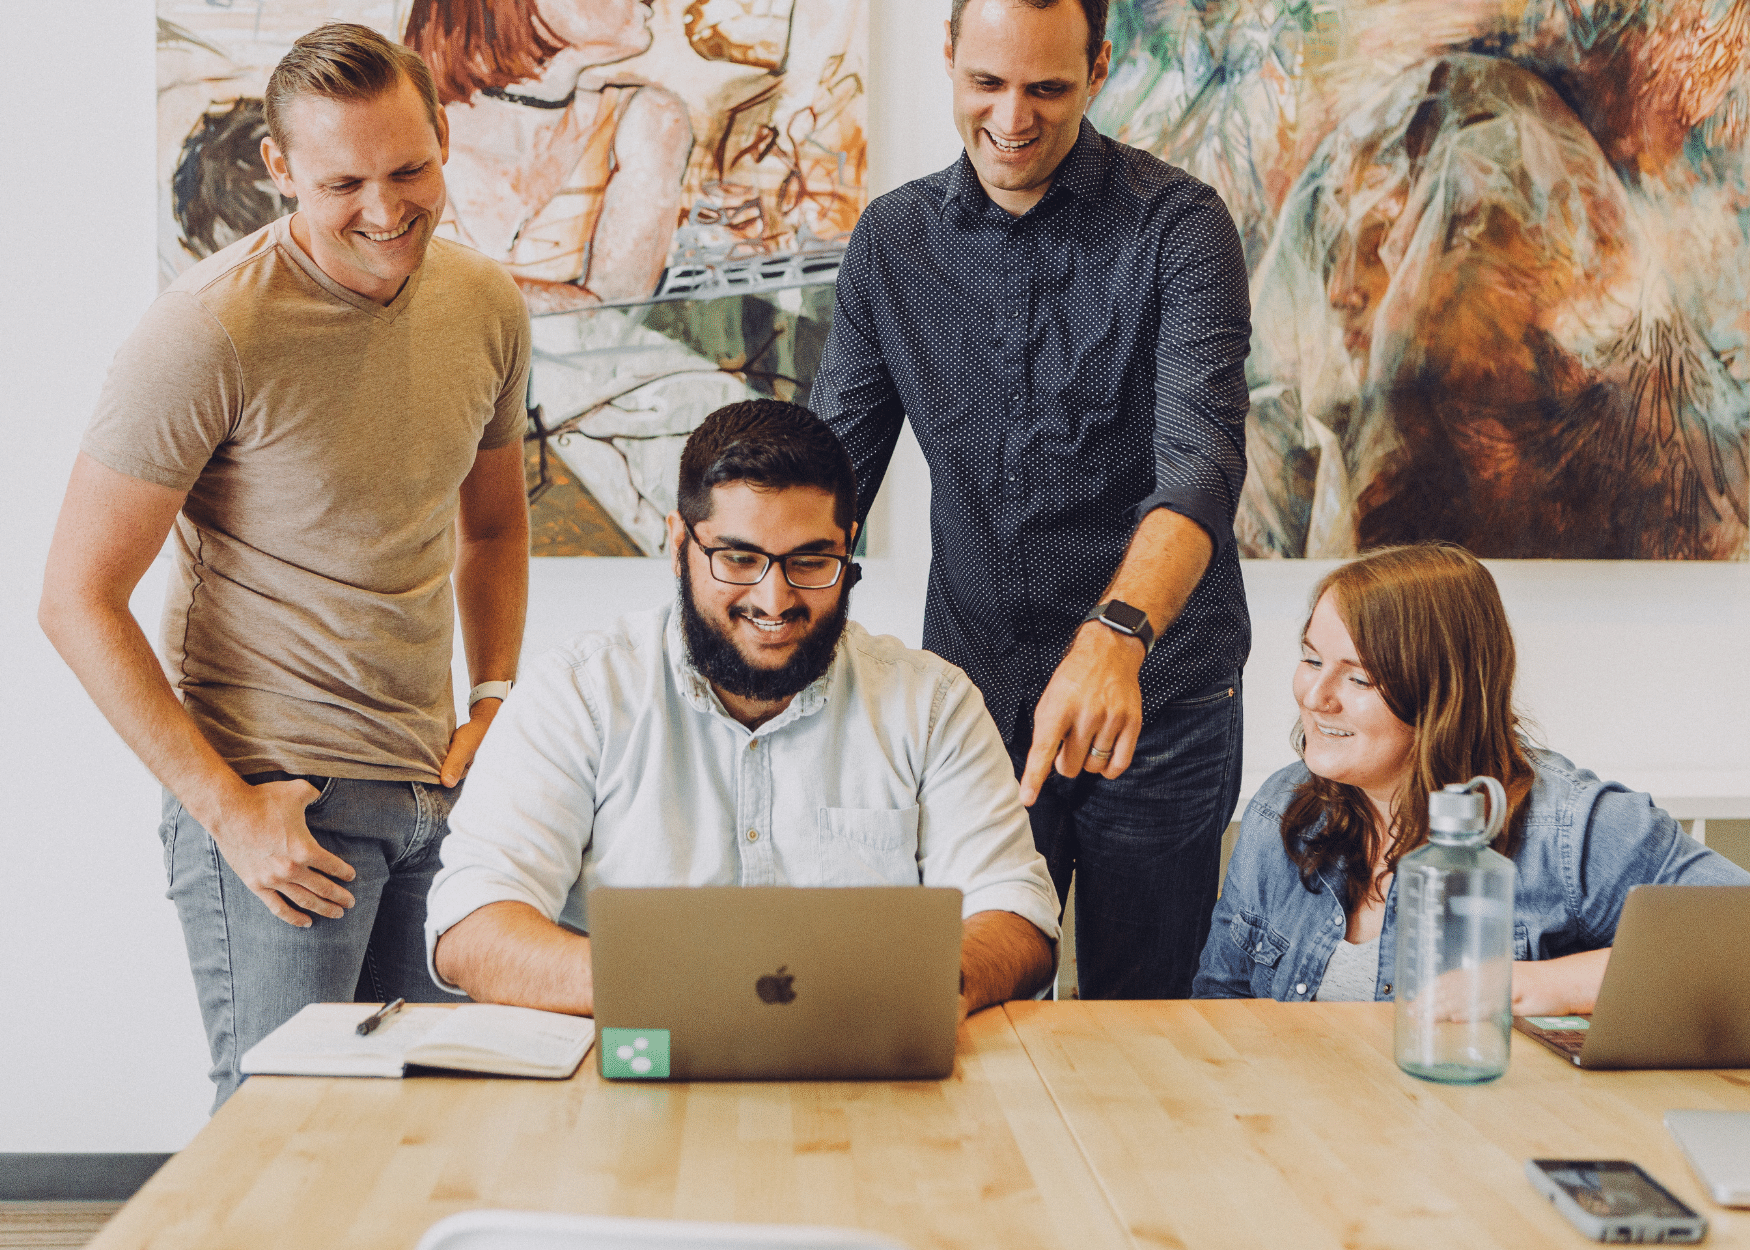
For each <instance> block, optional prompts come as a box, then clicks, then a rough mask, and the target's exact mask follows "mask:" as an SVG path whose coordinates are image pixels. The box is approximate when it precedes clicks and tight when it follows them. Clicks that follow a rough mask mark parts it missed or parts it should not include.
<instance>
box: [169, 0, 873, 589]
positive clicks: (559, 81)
mask: <svg viewBox="0 0 1750 1250" xmlns="http://www.w3.org/2000/svg"><path fill="white" fill-rule="evenodd" d="M326 21H353V22H361V23H364V24H365V25H369V26H373V27H375V28H376V29H378V30H381V31H383V32H385V33H386V34H389V35H391V36H392V37H394V38H396V39H399V40H400V41H401V42H403V43H405V44H407V45H408V46H409V47H412V48H414V49H416V50H417V51H418V52H419V53H420V54H421V55H422V56H424V58H425V60H426V62H427V64H428V65H430V66H431V69H432V72H433V76H434V79H435V81H436V84H437V88H438V95H439V99H440V101H441V102H442V104H443V106H444V109H445V112H446V115H447V116H448V119H449V125H450V135H451V141H450V159H449V163H448V165H447V166H446V168H445V175H446V181H447V184H448V190H449V196H448V207H447V208H446V210H445V214H444V219H443V221H442V223H441V225H440V227H439V231H438V232H439V234H440V235H443V236H445V237H448V238H451V239H455V240H458V241H460V242H463V243H466V244H467V245H469V246H470V247H474V248H476V249H478V250H479V251H481V252H484V253H485V254H486V255H488V256H491V257H493V258H494V259H496V260H498V261H500V262H501V263H502V264H504V265H505V266H506V268H508V269H509V270H510V272H511V274H512V276H513V277H514V278H515V279H516V282H517V284H518V286H519V287H520V288H521V289H522V291H523V294H524V296H525V298H526V299H527V300H528V303H529V309H530V312H531V313H532V314H533V317H534V349H535V368H534V378H533V382H532V384H531V395H530V408H531V412H530V430H529V436H528V441H527V448H528V467H529V483H530V498H531V502H532V505H533V522H534V550H535V552H536V554H538V555H600V556H608V555H627V556H636V555H656V554H659V553H660V552H661V551H662V549H663V546H664V543H665V529H664V526H663V523H662V521H663V517H664V516H666V515H667V513H668V512H669V511H670V510H671V509H672V508H673V507H674V491H675V478H676V474H677V471H678V468H679V464H680V449H681V446H682V444H683V443H684V442H685V440H686V436H687V434H688V433H689V432H690V431H691V430H692V429H693V427H694V426H696V425H697V424H698V423H699V421H700V420H701V419H703V417H704V416H705V414H707V413H708V412H710V411H711V410H712V409H714V408H716V407H719V406H720V405H722V404H725V403H730V402H733V401H734V400H737V399H742V398H751V397H756V396H777V397H779V398H784V399H797V400H798V401H799V402H806V400H807V397H808V391H809V388H810V385H811V384H812V382H813V378H814V371H815V368H816V366H817V364H818V362H819V358H820V351H821V348H822V346H823V345H824V343H825V340H826V332H827V329H828V327H829V325H830V323H831V318H832V283H833V279H834V277H835V276H836V274H837V271H838V265H839V260H840V257H841V256H842V255H843V252H844V248H845V245H846V243H847V242H848V240H849V238H850V232H851V228H852V227H853V226H854V225H855V224H856V221H857V217H858V215H859V214H860V213H861V212H862V209H863V204H864V200H865V170H866V163H867V162H866V150H865V143H864V117H865V113H866V108H865V102H866V96H865V82H864V78H865V69H864V60H865V47H866V43H867V33H866V14H865V11H864V7H863V0H392V2H377V3H373V2H371V0H159V3H158V185H159V230H158V238H159V245H158V255H159V263H160V274H161V278H162V280H163V281H164V282H166V283H168V282H169V281H171V280H173V279H174V278H175V276H176V275H177V274H179V273H181V272H182V271H183V270H185V269H187V268H188V267H189V266H190V265H192V264H194V263H195V262H196V261H198V260H200V259H201V258H203V257H205V256H209V255H211V254H212V253H213V252H215V251H217V250H218V249H220V248H222V247H224V246H225V245H226V244H228V243H231V242H233V241H235V240H237V239H239V238H242V237H243V236H245V235H247V234H249V233H250V232H251V231H253V230H255V229H257V228H259V227H260V226H262V225H264V224H265V223H266V222H268V221H270V220H272V219H273V218H274V217H277V216H279V215H281V214H283V213H286V212H290V211H292V209H294V208H295V207H296V205H295V204H291V203H287V202H283V201H281V199H280V198H279V196H278V194H277V193H276V191H275V190H274V187H273V184H272V183H271V182H270V181H269V180H268V177H267V172H266V169H265V168H264V166H263V165H262V162H261V156H260V147H261V139H262V136H263V135H264V134H265V133H266V125H265V122H264V121H263V118H262V110H261V97H262V93H263V90H264V88H265V86H266V83H267V77H268V75H269V73H270V72H271V71H272V69H273V66H274V65H275V64H276V63H277V62H278V60H279V59H280V57H281V56H283V55H284V54H285V51H286V49H287V48H289V47H290V46H291V42H292V40H294V39H295V38H297V37H298V36H299V35H300V34H302V33H303V32H305V31H307V30H310V29H312V28H313V27H315V26H317V25H320V24H321V23H323V22H326Z"/></svg>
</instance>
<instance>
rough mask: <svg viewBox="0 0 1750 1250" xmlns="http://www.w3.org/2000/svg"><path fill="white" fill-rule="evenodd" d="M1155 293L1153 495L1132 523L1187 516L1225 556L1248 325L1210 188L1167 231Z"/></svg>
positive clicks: (1236, 253)
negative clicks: (1153, 515) (1159, 513)
mask: <svg viewBox="0 0 1750 1250" xmlns="http://www.w3.org/2000/svg"><path fill="white" fill-rule="evenodd" d="M1156 286H1157V291H1158V294H1159V299H1160V318H1161V323H1160V335H1159V338H1158V339H1157V340H1156V343H1155V424H1154V462H1155V488H1154V491H1153V492H1152V493H1151V494H1150V495H1149V496H1148V497H1147V498H1145V499H1144V500H1143V501H1142V502H1141V503H1140V504H1138V505H1137V508H1136V517H1137V520H1139V521H1140V520H1141V519H1142V518H1143V517H1144V516H1146V515H1147V514H1148V513H1150V512H1152V511H1153V510H1155V509H1156V508H1169V509H1171V510H1172V511H1174V512H1178V513H1182V514H1183V515H1185V516H1187V517H1190V518H1191V519H1192V520H1193V521H1196V522H1197V523H1198V524H1199V525H1201V526H1202V527H1203V528H1204V529H1205V530H1207V531H1208V532H1209V537H1210V540H1211V541H1212V542H1213V543H1214V544H1215V548H1216V551H1217V552H1220V551H1221V550H1222V549H1223V548H1225V547H1227V546H1228V545H1230V544H1231V543H1232V542H1233V541H1234V533H1233V523H1234V513H1235V511H1236V510H1237V508H1238V507H1239V499H1240V488H1241V486H1243V485H1244V483H1245V478H1246V413H1247V410H1248V409H1249V407H1250V399H1249V398H1248V393H1247V390H1246V356H1247V354H1248V353H1249V352H1250V350H1251V337H1252V319H1251V295H1250V287H1249V283H1248V280H1247V277H1246V262H1245V254H1244V252H1243V250H1242V249H1241V247H1240V238H1239V232H1238V231H1237V230H1235V228H1234V224H1233V218H1232V217H1231V216H1230V215H1229V213H1228V211H1227V207H1226V206H1225V205H1224V204H1223V203H1222V202H1221V198H1220V197H1219V196H1217V195H1216V194H1215V192H1214V191H1212V190H1210V189H1209V188H1208V187H1202V188H1200V190H1199V192H1198V194H1197V195H1196V196H1194V197H1192V198H1191V199H1190V200H1189V202H1187V203H1185V204H1183V205H1182V207H1180V208H1179V210H1178V216H1177V218H1176V220H1174V221H1172V222H1170V223H1167V224H1166V226H1165V228H1164V230H1163V232H1162V243H1161V250H1160V255H1159V261H1158V269H1157V274H1156Z"/></svg>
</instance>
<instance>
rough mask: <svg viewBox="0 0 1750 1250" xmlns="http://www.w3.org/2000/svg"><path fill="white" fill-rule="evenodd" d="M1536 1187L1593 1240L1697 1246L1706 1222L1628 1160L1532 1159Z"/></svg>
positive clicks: (1529, 1173)
mask: <svg viewBox="0 0 1750 1250" xmlns="http://www.w3.org/2000/svg"><path fill="white" fill-rule="evenodd" d="M1525 1175H1526V1178H1527V1179H1528V1180H1530V1181H1531V1184H1532V1188H1534V1189H1536V1190H1537V1192H1538V1193H1540V1194H1542V1195H1543V1196H1544V1197H1546V1198H1548V1199H1549V1200H1550V1201H1551V1202H1552V1203H1554V1204H1555V1208H1556V1210H1558V1211H1560V1212H1561V1213H1562V1214H1563V1215H1564V1216H1566V1217H1567V1220H1568V1223H1570V1224H1572V1225H1573V1226H1574V1227H1575V1228H1577V1229H1579V1230H1580V1231H1581V1232H1582V1233H1585V1234H1586V1236H1588V1237H1590V1238H1591V1239H1592V1240H1593V1241H1621V1242H1629V1241H1638V1242H1648V1241H1665V1242H1696V1241H1700V1240H1701V1239H1702V1238H1703V1237H1705V1236H1707V1220H1706V1219H1704V1218H1703V1217H1702V1216H1700V1215H1698V1214H1697V1213H1696V1212H1694V1211H1692V1210H1690V1209H1689V1208H1688V1207H1686V1206H1685V1205H1684V1204H1683V1203H1682V1202H1679V1201H1678V1200H1677V1198H1676V1197H1675V1196H1674V1195H1673V1194H1672V1193H1671V1191H1670V1190H1668V1189H1666V1188H1665V1187H1664V1186H1663V1185H1661V1184H1659V1182H1658V1181H1656V1180H1654V1179H1653V1178H1652V1177H1650V1176H1648V1175H1647V1174H1646V1173H1645V1172H1643V1171H1642V1170H1641V1168H1640V1166H1639V1165H1638V1164H1634V1163H1630V1162H1628V1160H1626V1159H1527V1160H1526V1161H1525Z"/></svg>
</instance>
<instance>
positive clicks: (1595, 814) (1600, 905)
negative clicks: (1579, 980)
mask: <svg viewBox="0 0 1750 1250" xmlns="http://www.w3.org/2000/svg"><path fill="white" fill-rule="evenodd" d="M1529 754H1530V756H1531V762H1532V767H1533V768H1534V769H1535V770H1536V774H1537V777H1536V780H1535V781H1534V782H1533V783H1532V788H1531V804H1530V808H1529V810H1528V811H1527V813H1526V819H1525V830H1524V834H1523V837H1522V838H1521V840H1520V845H1519V849H1518V851H1517V852H1516V853H1515V854H1514V856H1513V864H1514V867H1515V868H1516V869H1517V873H1516V876H1515V878H1514V882H1513V958H1514V959H1555V958H1557V957H1558V956H1561V955H1572V954H1574V953H1575V952H1577V951H1586V950H1596V949H1598V948H1599V947H1603V946H1609V945H1610V944H1611V942H1612V941H1613V940H1614V938H1615V936H1616V922H1617V917H1619V916H1620V915H1621V914H1622V905H1623V901H1624V899H1625V898H1626V897H1627V895H1628V892H1629V890H1630V888H1631V887H1633V886H1637V885H1646V884H1664V885H1669V884H1674V883H1681V884H1684V885H1750V872H1746V871H1745V870H1744V869H1742V868H1740V867H1738V866H1737V865H1736V864H1734V863H1732V862H1731V861H1730V860H1728V859H1726V858H1725V857H1724V856H1723V855H1720V854H1719V853H1718V852H1716V851H1710V850H1708V849H1707V848H1706V847H1705V846H1703V845H1701V843H1699V842H1696V841H1695V840H1694V839H1692V838H1690V837H1689V836H1687V835H1686V834H1685V833H1684V832H1683V830H1682V829H1681V828H1680V827H1679V825H1678V824H1677V822H1676V821H1675V820H1673V819H1671V817H1670V815H1668V814H1667V813H1666V812H1665V811H1664V809H1663V808H1658V807H1654V806H1653V802H1652V800H1651V799H1650V798H1649V797H1648V796H1647V795H1645V794H1637V793H1635V792H1634V791H1631V790H1627V789H1624V788H1623V787H1622V786H1620V785H1618V784H1616V783H1614V782H1604V781H1600V780H1599V779H1598V778H1597V777H1596V776H1595V775H1594V774H1592V773H1589V772H1587V771H1586V770H1585V769H1583V768H1576V767H1575V766H1574V765H1573V764H1572V763H1570V762H1569V761H1567V760H1566V759H1563V758H1562V757H1561V756H1559V755H1556V754H1555V753H1554V752H1550V751H1537V750H1533V751H1530V752H1529ZM1307 776H1308V773H1307V769H1306V765H1305V764H1299V763H1296V764H1291V765H1290V766H1289V767H1287V768H1284V769H1282V770H1281V771H1280V772H1278V773H1276V774H1275V775H1274V776H1272V777H1271V778H1270V780H1268V781H1266V782H1265V783H1264V786H1263V788H1262V789H1260V790H1259V791H1258V794H1257V797H1255V798H1254V799H1253V800H1252V802H1251V804H1250V805H1249V806H1248V807H1247V808H1246V814H1245V818H1244V819H1243V821H1242V822H1241V824H1240V835H1239V840H1238V842H1237V843H1236V844H1235V846H1234V852H1233V858H1232V859H1231V860H1230V861H1229V863H1228V868H1227V879H1226V881H1225V882H1224V884H1223V885H1222V890H1221V899H1220V900H1219V901H1218V902H1217V903H1216V906H1215V915H1214V917H1213V920H1212V922H1211V925H1210V930H1209V940H1208V942H1207V943H1205V944H1204V947H1203V960H1202V963H1201V965H1200V966H1199V967H1198V970H1197V979H1196V981H1195V982H1193V984H1192V987H1191V993H1192V995H1193V996H1195V997H1197V998H1275V999H1279V1000H1281V1001H1283V1002H1300V1003H1304V1002H1308V1001H1310V1000H1311V999H1312V997H1313V995H1314V994H1317V993H1318V990H1319V982H1320V981H1321V980H1323V978H1324V975H1325V966H1326V965H1327V964H1329V963H1330V961H1331V952H1332V951H1334V950H1335V949H1336V947H1337V943H1338V942H1339V941H1340V940H1342V937H1343V932H1344V930H1345V928H1346V927H1347V923H1348V922H1347V917H1346V915H1345V914H1344V911H1343V903H1342V894H1341V892H1340V890H1339V888H1338V887H1339V886H1340V885H1341V879H1340V878H1339V877H1338V876H1337V875H1336V874H1334V873H1332V872H1329V871H1327V872H1325V873H1323V874H1321V875H1320V876H1319V878H1318V881H1317V888H1316V889H1313V890H1309V889H1307V888H1306V887H1305V886H1303V885H1302V884H1301V880H1300V870H1299V869H1298V868H1296V867H1295V866H1294V864H1293V862H1292V861H1290V860H1289V858H1288V854H1287V852H1285V851H1284V850H1283V849H1282V813H1283V812H1284V811H1285V810H1286V809H1287V807H1288V804H1289V801H1290V800H1291V799H1292V798H1293V797H1294V791H1295V787H1297V786H1299V785H1300V784H1301V783H1302V782H1303V781H1305V780H1306V779H1307ZM1396 920H1397V878H1396V877H1395V876H1394V877H1393V878H1392V885H1391V891H1390V893H1389V894H1388V895H1387V896H1386V901H1385V927H1384V928H1383V929H1382V930H1381V931H1380V942H1379V952H1380V954H1379V972H1378V975H1377V976H1376V978H1375V980H1374V997H1375V998H1376V999H1389V998H1390V997H1391V996H1392V985H1391V982H1392V976H1393V967H1394V965H1395V963H1396V959H1397V936H1396Z"/></svg>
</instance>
